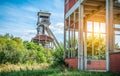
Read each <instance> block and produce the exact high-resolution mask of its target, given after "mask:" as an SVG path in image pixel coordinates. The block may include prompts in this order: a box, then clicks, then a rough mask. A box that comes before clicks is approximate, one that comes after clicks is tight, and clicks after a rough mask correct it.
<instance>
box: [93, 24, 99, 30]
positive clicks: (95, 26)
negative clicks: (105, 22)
mask: <svg viewBox="0 0 120 76" xmlns="http://www.w3.org/2000/svg"><path fill="white" fill-rule="evenodd" d="M94 32H99V23H98V22H94Z"/></svg>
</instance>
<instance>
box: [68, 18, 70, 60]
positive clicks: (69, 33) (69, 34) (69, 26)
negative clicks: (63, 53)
mask: <svg viewBox="0 0 120 76" xmlns="http://www.w3.org/2000/svg"><path fill="white" fill-rule="evenodd" d="M68 26H69V27H68V58H70V16H69V23H68Z"/></svg>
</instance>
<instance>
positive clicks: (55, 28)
mask: <svg viewBox="0 0 120 76" xmlns="http://www.w3.org/2000/svg"><path fill="white" fill-rule="evenodd" d="M50 29H51V30H52V31H53V33H54V34H63V29H64V24H63V23H62V22H60V23H56V24H55V25H51V26H50Z"/></svg>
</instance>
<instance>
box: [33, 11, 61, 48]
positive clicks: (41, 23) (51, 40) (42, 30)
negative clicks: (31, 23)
mask: <svg viewBox="0 0 120 76" xmlns="http://www.w3.org/2000/svg"><path fill="white" fill-rule="evenodd" d="M37 15H38V21H37V35H36V36H35V37H34V38H33V39H32V41H33V42H35V43H38V44H40V45H42V46H44V47H45V48H54V47H59V42H58V41H57V39H56V37H55V36H54V34H53V33H52V31H51V30H50V28H49V26H50V24H51V23H50V15H51V13H49V12H44V11H40V12H38V14H37Z"/></svg>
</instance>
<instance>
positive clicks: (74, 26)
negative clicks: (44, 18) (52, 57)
mask: <svg viewBox="0 0 120 76" xmlns="http://www.w3.org/2000/svg"><path fill="white" fill-rule="evenodd" d="M64 7H65V12H64V59H65V62H66V64H67V65H68V66H69V67H72V68H78V69H79V70H105V71H113V72H120V0H64ZM89 37H91V46H92V48H90V49H91V50H88V49H89V48H88V46H89V45H88V42H87V39H89ZM95 37H98V43H96V44H98V48H97V51H98V53H97V54H96V53H95V48H96V46H95V39H94V38H95ZM101 38H103V39H104V41H103V42H101V41H100V39H101ZM76 40H77V43H76ZM103 44H105V53H101V52H102V51H101V47H103V46H102V45H103ZM89 52H91V54H90V56H89V54H88V53H89ZM95 56H97V57H98V59H95V58H94V57H95ZM101 56H105V59H101Z"/></svg>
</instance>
